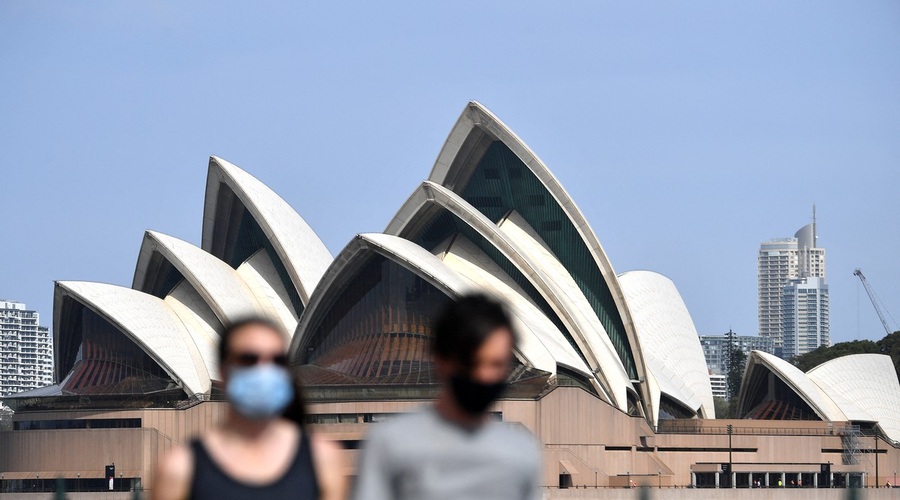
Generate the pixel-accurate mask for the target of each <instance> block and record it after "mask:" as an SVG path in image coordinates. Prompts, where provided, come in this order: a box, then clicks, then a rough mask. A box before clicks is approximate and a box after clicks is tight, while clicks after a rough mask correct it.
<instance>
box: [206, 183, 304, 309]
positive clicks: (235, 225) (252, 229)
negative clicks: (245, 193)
mask: <svg viewBox="0 0 900 500" xmlns="http://www.w3.org/2000/svg"><path fill="white" fill-rule="evenodd" d="M219 198H220V200H219V203H220V204H222V205H223V206H225V205H227V206H229V207H230V210H229V212H230V213H229V215H228V217H229V219H228V221H229V222H230V224H229V225H226V224H225V223H224V222H222V221H216V223H215V229H216V230H217V231H226V232H227V234H226V236H225V237H224V238H223V240H224V243H223V247H222V248H221V249H215V248H214V249H213V251H212V253H213V255H215V256H216V257H219V258H220V259H221V260H223V261H225V262H227V263H228V265H230V266H231V267H232V268H234V269H237V268H238V267H240V265H241V264H243V263H244V262H245V261H246V260H247V259H249V258H250V257H252V256H253V254H255V253H256V252H258V251H259V250H260V249H265V251H266V254H267V255H268V256H269V260H271V261H272V264H274V265H275V270H276V271H277V272H278V277H279V278H281V284H282V286H284V289H285V290H287V293H288V296H290V298H291V305H292V306H294V311H295V312H296V313H297V317H300V314H301V313H302V312H303V302H302V301H301V299H300V294H299V293H298V292H297V288H296V286H294V282H293V281H292V280H291V276H290V274H289V273H288V271H287V268H285V267H284V263H283V262H282V261H281V258H280V257H279V256H278V252H276V251H275V247H273V246H272V242H270V241H269V239H268V238H266V234H265V232H263V230H262V228H261V227H260V226H259V224H258V223H257V222H256V219H254V218H253V214H251V213H250V211H249V210H247V207H245V206H244V205H243V204H242V203H241V201H240V200H239V199H238V198H237V196H235V195H234V193H232V192H231V190H230V189H229V188H228V186H226V185H225V184H220V185H219ZM234 221H237V222H234ZM219 252H221V254H219Z"/></svg>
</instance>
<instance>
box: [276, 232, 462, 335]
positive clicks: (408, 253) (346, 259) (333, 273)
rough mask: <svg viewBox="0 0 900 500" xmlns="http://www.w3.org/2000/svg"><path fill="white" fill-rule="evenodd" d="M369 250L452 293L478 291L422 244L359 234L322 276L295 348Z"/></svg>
mask: <svg viewBox="0 0 900 500" xmlns="http://www.w3.org/2000/svg"><path fill="white" fill-rule="evenodd" d="M367 251H374V252H376V253H378V254H379V255H383V256H385V257H387V258H389V259H391V260H393V261H395V262H397V263H399V264H400V265H402V266H403V267H405V268H407V269H414V270H416V274H418V275H419V276H421V277H423V278H424V279H425V280H426V281H428V282H429V283H431V284H432V285H434V286H436V287H438V288H439V289H440V290H442V291H444V292H445V293H447V294H448V295H450V296H454V295H459V294H463V293H467V292H472V291H476V290H477V288H476V287H475V286H474V285H473V284H472V283H470V282H469V281H467V280H465V279H463V278H462V277H461V276H460V275H459V274H457V273H456V272H454V271H452V270H450V269H449V268H448V267H447V266H445V265H444V263H443V262H441V261H440V259H438V258H437V257H435V256H434V255H432V254H431V253H429V252H428V251H427V250H425V249H423V248H422V247H420V246H418V245H416V244H414V243H412V242H409V241H407V240H404V239H402V238H398V237H396V236H390V235H386V234H378V233H366V234H358V235H356V236H355V237H354V238H353V239H352V240H350V243H348V244H347V246H345V247H344V249H343V250H341V252H340V253H339V254H338V256H337V257H336V258H335V259H334V262H333V263H332V264H331V266H330V267H329V268H328V270H327V271H326V273H325V275H324V276H323V277H322V280H321V283H319V289H318V290H317V291H316V293H314V294H313V296H312V298H311V300H310V302H309V305H308V306H307V308H306V310H305V311H303V316H302V317H301V318H300V323H299V324H298V325H297V330H296V331H295V333H294V336H293V338H292V339H291V352H292V353H294V352H299V349H302V348H303V347H304V345H305V342H306V341H307V338H306V336H307V334H308V332H307V330H308V329H309V324H310V322H312V320H313V318H314V317H316V315H317V314H318V309H319V308H320V304H321V303H322V301H323V300H325V298H326V297H327V296H328V294H329V292H330V291H333V290H336V289H337V288H336V287H341V286H343V285H344V283H343V281H339V280H346V279H350V278H352V277H353V276H352V275H353V273H352V272H351V273H347V272H346V270H347V268H348V266H352V265H355V263H356V262H357V260H358V259H359V258H360V257H361V256H363V255H365V253H366V252H367Z"/></svg>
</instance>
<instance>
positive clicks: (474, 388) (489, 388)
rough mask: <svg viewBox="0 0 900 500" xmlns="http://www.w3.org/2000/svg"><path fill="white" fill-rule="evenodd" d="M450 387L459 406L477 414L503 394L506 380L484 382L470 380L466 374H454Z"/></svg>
mask: <svg viewBox="0 0 900 500" xmlns="http://www.w3.org/2000/svg"><path fill="white" fill-rule="evenodd" d="M450 387H451V388H452V392H453V399H455V400H456V403H457V404H458V405H459V407H460V408H462V409H463V410H464V411H466V412H467V413H471V414H473V415H478V414H481V413H484V411H485V410H487V407H488V406H490V405H491V403H493V402H494V401H496V400H497V398H499V397H500V395H502V394H503V391H505V390H506V381H505V380H503V381H500V382H497V383H494V384H485V383H482V382H478V381H475V380H472V379H471V378H469V377H468V376H467V375H460V374H456V375H454V376H453V378H451V379H450Z"/></svg>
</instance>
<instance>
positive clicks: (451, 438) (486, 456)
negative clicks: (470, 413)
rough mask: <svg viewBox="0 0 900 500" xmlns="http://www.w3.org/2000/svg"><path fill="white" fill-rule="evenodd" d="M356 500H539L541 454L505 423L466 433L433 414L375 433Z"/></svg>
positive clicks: (363, 459) (389, 423) (363, 458)
mask: <svg viewBox="0 0 900 500" xmlns="http://www.w3.org/2000/svg"><path fill="white" fill-rule="evenodd" d="M358 473H359V477H358V480H357V483H356V486H355V488H354V492H353V499H354V500H389V499H390V500H450V499H454V500H456V499H472V500H480V499H484V500H488V499H490V500H501V499H509V500H534V499H537V498H540V489H539V486H540V476H541V466H540V452H539V450H538V445H537V441H536V440H535V439H534V437H533V436H532V435H531V434H529V433H528V432H527V431H526V430H524V429H521V428H518V427H514V426H512V425H510V424H506V423H502V422H493V421H491V422H486V423H485V424H484V425H481V426H479V427H478V428H476V429H466V428H463V427H460V426H458V425H456V424H453V423H451V422H449V421H447V420H445V419H444V418H442V417H441V416H440V415H439V414H438V412H437V410H435V409H434V407H427V408H425V409H423V410H420V411H419V412H417V413H412V414H408V415H402V416H398V417H395V418H394V419H392V420H389V421H387V422H384V423H382V424H377V425H375V426H374V427H373V428H372V430H371V431H370V433H369V436H368V437H367V441H366V445H365V448H364V449H363V452H362V456H361V459H360V464H359V469H358Z"/></svg>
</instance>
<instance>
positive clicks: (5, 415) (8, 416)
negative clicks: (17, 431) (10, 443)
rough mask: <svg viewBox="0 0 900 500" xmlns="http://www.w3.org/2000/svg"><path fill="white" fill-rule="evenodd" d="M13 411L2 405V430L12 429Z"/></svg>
mask: <svg viewBox="0 0 900 500" xmlns="http://www.w3.org/2000/svg"><path fill="white" fill-rule="evenodd" d="M12 416H13V411H12V410H11V409H9V408H7V407H5V406H0V431H11V430H12V428H13V421H12Z"/></svg>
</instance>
